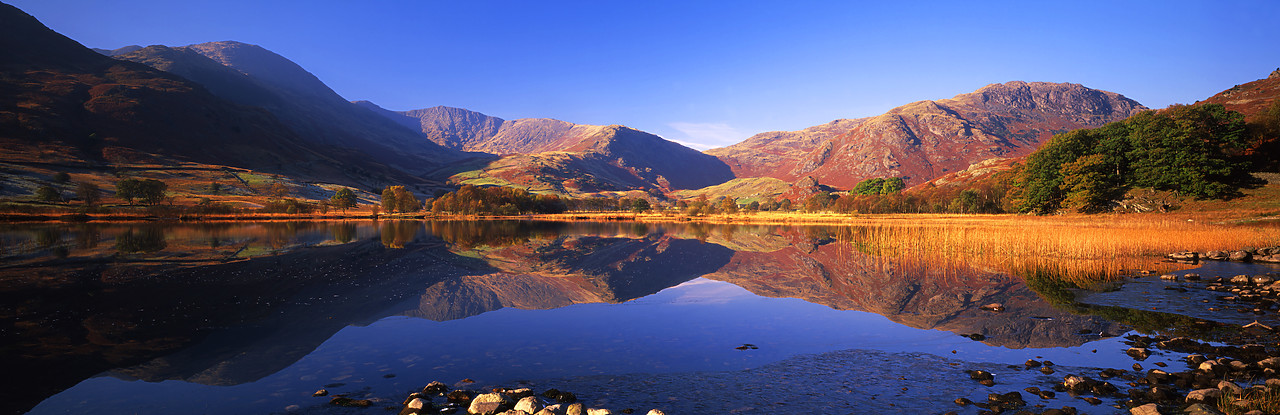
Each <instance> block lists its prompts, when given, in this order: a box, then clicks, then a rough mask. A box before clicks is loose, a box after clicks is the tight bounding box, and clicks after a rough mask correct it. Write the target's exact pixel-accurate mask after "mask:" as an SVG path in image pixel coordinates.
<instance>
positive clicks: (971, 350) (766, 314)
mask: <svg viewBox="0 0 1280 415" xmlns="http://www.w3.org/2000/svg"><path fill="white" fill-rule="evenodd" d="M744 343H750V344H754V345H757V346H759V349H757V350H735V349H734V348H735V347H736V346H739V345H742V344H744ZM1125 348H1126V346H1124V345H1122V344H1120V343H1119V341H1118V340H1117V339H1110V340H1104V341H1100V342H1094V343H1089V344H1086V345H1084V346H1080V347H1075V348H1064V349H1020V350H1015V349H1003V348H998V347H991V346H987V345H985V344H982V343H980V342H975V341H972V340H969V339H966V338H962V337H959V336H957V335H955V334H953V333H950V332H943V331H935V330H921V329H915V328H911V327H907V326H903V325H900V324H897V323H894V322H892V321H890V320H888V319H887V318H885V317H883V316H880V315H877V314H873V313H867V312H858V311H839V310H833V309H831V308H829V307H826V306H822V305H817V304H811V303H807V302H805V301H803V300H799V299H791V298H768V297H761V296H757V295H754V294H751V293H750V292H748V291H746V290H744V289H742V288H740V287H737V286H734V285H732V284H729V283H725V282H719V281H713V280H707V279H701V278H699V279H695V280H693V281H690V282H687V283H684V284H681V285H679V286H676V287H672V288H668V289H666V290H663V291H661V292H659V293H656V294H653V295H650V296H647V297H643V298H639V299H636V300H633V301H629V302H625V303H621V304H579V305H573V306H569V307H563V308H558V309H552V310H519V309H510V308H507V309H501V310H497V311H492V312H488V313H484V314H480V315H477V316H474V317H470V318H466V319H462V320H453V321H444V322H435V321H430V320H425V319H414V318H408V317H389V318H385V319H382V320H379V321H377V322H375V323H373V324H370V325H368V326H366V327H357V326H350V327H347V328H345V329H343V330H341V331H340V332H338V333H337V334H336V335H334V336H333V337H332V338H330V339H329V340H328V341H326V342H325V343H324V344H323V345H321V346H320V347H319V348H317V349H316V350H315V351H314V352H312V353H311V354H310V355H308V356H307V357H305V358H303V359H302V360H300V361H298V362H297V363H295V364H294V365H292V366H290V367H288V368H286V369H284V370H282V371H280V372H278V373H276V374H273V375H271V376H268V377H267V378H264V379H262V380H260V381H258V382H254V383H251V384H244V385H238V386H231V387H214V386H204V385H197V384H190V383H185V382H176V381H168V382H161V383H145V382H138V381H133V382H128V381H121V380H118V379H114V378H108V377H99V378H94V379H89V380H86V381H84V382H82V383H81V384H79V385H77V386H75V387H73V388H71V389H69V390H67V391H65V392H63V393H61V394H59V395H57V396H55V397H54V398H51V399H49V400H46V401H45V402H44V403H42V404H41V405H40V406H38V407H37V408H36V409H35V410H33V411H32V413H34V414H47V413H65V412H88V411H90V410H94V411H103V412H108V413H116V412H129V413H134V412H136V413H172V412H175V411H178V410H195V411H197V412H213V413H232V412H238V413H264V412H271V411H280V410H283V409H285V408H286V407H287V406H289V405H295V404H296V405H300V406H304V407H306V406H310V405H315V404H320V403H323V402H326V401H327V400H325V399H322V398H313V397H311V393H312V392H314V391H315V390H316V389H320V388H322V387H324V386H325V385H326V384H332V383H344V385H341V386H333V387H329V389H330V390H331V391H333V392H334V393H348V392H352V393H354V392H360V391H366V392H368V393H369V394H371V395H372V396H375V397H383V398H386V399H390V400H398V399H400V398H401V397H402V396H403V395H404V394H405V393H407V392H408V391H411V390H414V389H417V388H420V387H422V386H423V385H425V384H427V383H429V382H430V381H433V380H440V381H444V382H446V383H452V382H456V381H458V380H460V379H463V378H471V379H475V380H476V381H478V385H493V384H504V385H509V384H512V383H513V382H514V381H516V380H520V379H539V378H552V377H569V376H584V375H597V374H622V373H637V372H639V373H662V372H689V371H726V370H728V371H732V370H741V369H746V368H752V367H758V366H761V365H764V364H767V363H771V362H775V361H779V360H782V359H785V358H788V357H791V356H795V355H798V354H808V353H820V352H826V351H834V350H846V349H874V350H883V351H889V352H924V353H931V354H937V355H941V356H945V357H948V358H955V359H960V360H966V361H974V362H995V363H1004V364H1020V363H1022V362H1024V361H1025V360H1026V359H1029V358H1035V359H1049V360H1052V361H1054V362H1056V363H1058V364H1060V365H1062V364H1065V365H1081V366H1109V367H1127V366H1128V365H1130V364H1131V363H1132V360H1131V359H1129V358H1128V357H1127V356H1124V354H1123V350H1124V349H1125ZM1093 349H1098V352H1097V353H1093V352H1091V350H1093ZM953 350H954V351H956V353H955V354H952V353H951V351H953ZM1157 358H1158V357H1156V358H1152V359H1151V360H1149V362H1153V361H1154V360H1155V359H1157ZM387 374H394V375H395V376H394V377H391V378H387V377H384V375H387ZM366 388H367V389H366ZM353 396H359V393H357V394H356V395H353ZM397 403H398V402H397Z"/></svg>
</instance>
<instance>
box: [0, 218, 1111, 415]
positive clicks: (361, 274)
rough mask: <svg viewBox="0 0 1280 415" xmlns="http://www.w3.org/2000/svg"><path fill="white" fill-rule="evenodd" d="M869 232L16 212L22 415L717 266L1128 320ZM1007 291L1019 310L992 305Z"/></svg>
mask: <svg viewBox="0 0 1280 415" xmlns="http://www.w3.org/2000/svg"><path fill="white" fill-rule="evenodd" d="M856 234H857V230H856V229H850V228H848V227H787V226H776V225H769V226H746V225H727V226H715V225H707V224H664V225H654V224H635V223H547V222H526V221H482V222H466V221H440V222H421V221H382V222H263V223H199V224H104V225H97V224H76V225H62V224H41V225H27V226H18V225H9V226H7V227H5V228H3V229H0V243H3V246H4V250H3V252H2V253H0V256H2V258H3V262H2V263H0V300H2V302H0V304H3V309H2V312H0V317H3V320H4V321H5V322H6V323H5V324H4V327H3V328H2V331H0V336H2V337H3V347H4V350H3V352H4V353H3V357H0V364H3V365H5V367H10V368H16V369H12V370H14V371H15V372H14V373H17V374H18V375H17V376H18V378H21V379H28V380H30V381H29V382H23V383H21V384H19V385H16V386H15V387H13V388H12V389H11V390H10V393H11V394H12V395H13V396H16V397H18V398H17V399H13V400H9V401H6V405H9V406H6V407H5V409H6V410H9V412H14V411H23V410H26V409H28V408H31V407H32V406H34V405H36V404H37V403H39V402H40V401H42V400H44V399H45V398H46V397H49V396H51V395H53V394H55V393H57V392H58V391H60V390H63V389H66V388H68V387H71V386H73V385H76V384H77V383H80V382H81V381H83V380H85V379H87V378H89V377H92V376H94V375H97V374H99V373H102V372H107V373H108V374H110V375H111V376H114V377H117V378H123V379H139V380H144V381H149V382H156V381H162V380H182V381H186V382H193V383H198V384H205V385H238V384H244V383H248V382H255V381H258V380H261V379H264V378H266V377H268V376H271V375H272V374H274V373H277V372H280V371H281V370H283V369H285V368H287V367H290V366H291V365H295V364H296V363H297V362H299V361H300V360H302V359H303V358H304V357H306V356H308V355H309V354H312V353H313V351H315V350H316V349H317V347H320V346H321V345H322V344H325V343H326V341H328V340H329V339H330V338H331V337H333V336H334V335H335V333H338V332H339V331H341V330H343V329H344V328H346V327H349V326H365V325H369V324H372V323H374V322H377V321H380V320H382V319H385V318H387V317H390V316H409V317H415V318H423V319H429V320H434V321H452V320H460V319H467V318H469V317H473V316H478V315H481V314H484V313H487V312H490V311H494V310H499V309H503V308H516V309H523V310H547V309H558V308H563V307H568V306H571V305H575V304H591V303H603V304H617V303H624V302H628V301H631V300H634V299H637V298H642V297H646V296H650V295H652V294H654V293H658V292H660V291H663V290H664V289H667V288H669V287H673V286H677V285H680V284H682V283H686V282H689V281H692V280H695V279H697V278H699V277H702V278H706V279H710V280H719V281H723V282H727V283H731V284H733V285H736V286H738V287H741V288H743V289H745V290H747V291H749V292H750V293H753V294H754V295H758V296H763V297H787V298H796V299H801V300H804V301H806V302H808V303H812V304H820V305H823V306H826V307H830V308H832V309H836V310H856V311H866V312H870V313H875V314H879V315H881V316H885V317H887V318H888V319H889V320H891V321H893V322H896V323H898V324H901V325H903V326H906V327H913V328H919V329H936V330H944V331H948V332H952V333H955V334H962V335H967V334H981V335H983V337H985V342H986V343H987V344H989V345H995V346H1001V347H1006V348H1028V347H1032V348H1042V347H1064V346H1076V345H1080V344H1083V343H1085V342H1087V341H1092V340H1096V339H1098V338H1099V335H1102V334H1116V333H1118V332H1120V331H1121V330H1122V329H1121V328H1120V327H1119V326H1118V324H1117V323H1113V322H1111V321H1109V320H1107V319H1105V318H1102V317H1097V316H1089V315H1082V314H1077V313H1073V312H1071V310H1070V309H1069V308H1063V307H1055V306H1054V305H1052V304H1050V302H1048V301H1045V300H1043V299H1042V298H1041V297H1040V296H1038V295H1037V294H1036V293H1035V292H1033V291H1032V290H1030V289H1028V288H1027V286H1026V285H1025V284H1024V283H1023V281H1022V279H1021V278H1018V277H1015V276H1010V275H1008V274H1007V273H1006V272H1005V271H1003V270H1000V269H998V268H994V267H989V266H983V265H982V264H967V265H964V266H958V265H957V264H955V263H954V262H943V263H938V262H931V261H929V260H928V259H921V258H914V259H913V258H888V257H882V256H876V255H871V254H869V253H867V252H866V250H864V249H860V246H859V244H858V243H857V238H856V237H855V236H853V235H856ZM700 281H701V280H700ZM987 303H1001V304H1003V305H1004V307H1005V308H1006V311H1004V312H1000V313H993V312H989V311H985V310H981V309H979V306H981V305H983V304H987ZM770 304H773V303H770ZM769 307H775V306H769ZM759 312H761V313H766V314H767V313H768V312H769V310H767V309H766V310H760V311H759ZM560 315H563V313H562V314H560ZM686 317H687V318H690V319H698V318H701V317H700V316H698V315H690V316H686ZM570 318H578V317H572V316H571V317H570ZM628 324H638V323H628ZM787 324H791V325H795V326H797V327H810V326H812V328H813V329H815V330H821V329H822V327H823V325H824V324H827V323H826V322H823V321H804V320H800V321H794V322H789V323H787ZM458 330H462V331H465V330H468V328H465V327H464V328H461V329H458ZM690 330H695V329H690ZM696 330H702V331H705V330H708V329H707V328H697V329H696ZM742 330H746V329H745V328H743V329H742ZM1082 333H1086V334H1082ZM676 334H679V333H676ZM370 347H373V346H370ZM663 347H669V346H663ZM797 347H798V346H797ZM803 350H808V349H802V348H797V349H794V350H777V351H774V353H779V355H778V356H779V357H778V358H781V357H784V356H783V355H785V354H786V353H798V352H800V351H803ZM348 353H352V354H357V355H358V353H359V352H356V351H351V352H348ZM636 353H640V352H636ZM343 358H344V359H353V358H354V359H358V358H359V356H350V355H344V356H343ZM680 369H681V368H680V367H673V368H671V370H680ZM308 386H310V384H308Z"/></svg>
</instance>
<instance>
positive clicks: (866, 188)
mask: <svg viewBox="0 0 1280 415" xmlns="http://www.w3.org/2000/svg"><path fill="white" fill-rule="evenodd" d="M883 188H884V179H883V178H879V177H874V178H870V179H866V180H863V181H861V182H858V184H856V185H854V186H853V191H852V193H853V194H857V195H878V194H880V190H881V189H883Z"/></svg>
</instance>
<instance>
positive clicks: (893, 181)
mask: <svg viewBox="0 0 1280 415" xmlns="http://www.w3.org/2000/svg"><path fill="white" fill-rule="evenodd" d="M906 188H907V184H906V183H905V182H903V181H902V178H901V177H890V178H887V179H884V185H882V186H881V187H880V194H882V195H891V194H894V193H898V192H901V191H902V190H903V189H906Z"/></svg>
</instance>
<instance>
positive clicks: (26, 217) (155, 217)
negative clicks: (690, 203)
mask: <svg viewBox="0 0 1280 415" xmlns="http://www.w3.org/2000/svg"><path fill="white" fill-rule="evenodd" d="M1210 218H1213V219H1215V220H1209V219H1210ZM1117 219H1131V220H1147V221H1161V220H1164V221H1187V222H1201V223H1207V224H1212V225H1223V226H1238V225H1249V224H1256V225H1267V224H1272V223H1280V218H1275V217H1250V218H1235V217H1226V216H1225V215H1212V214H1211V212H1201V213H1197V214H1191V213H1181V214H1180V213H1159V214H1096V215H1082V214H1080V215H1050V216H1036V215H1022V214H1012V213H1004V214H982V213H972V214H964V213H889V214H859V213H853V214H838V213H810V212H785V213H780V212H758V213H747V214H736V215H724V214H716V215H708V216H687V215H684V214H672V213H629V212H573V213H545V214H526V215H510V216H497V215H456V214H447V215H441V214H432V213H408V214H406V213H393V214H386V213H379V214H374V213H370V212H367V211H361V212H358V213H355V212H353V213H320V214H309V213H303V214H298V213H295V214H289V213H233V214H192V213H182V214H155V213H143V212H138V213H131V212H112V213H83V212H62V213H25V212H7V213H0V223H85V222H98V223H103V222H107V223H110V222H253V221H331V220H372V221H378V220H441V221H511V220H514V221H547V222H635V223H699V224H732V225H842V224H860V223H868V222H898V221H911V222H917V223H928V222H963V221H990V220H1000V221H1011V220H1026V221H1041V222H1063V223H1068V222H1071V223H1076V222H1078V223H1081V224H1084V223H1091V222H1105V221H1111V220H1117Z"/></svg>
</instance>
